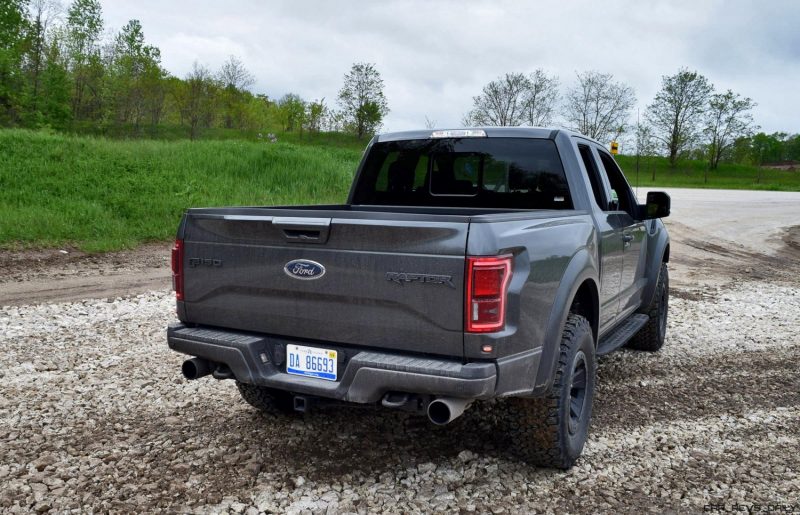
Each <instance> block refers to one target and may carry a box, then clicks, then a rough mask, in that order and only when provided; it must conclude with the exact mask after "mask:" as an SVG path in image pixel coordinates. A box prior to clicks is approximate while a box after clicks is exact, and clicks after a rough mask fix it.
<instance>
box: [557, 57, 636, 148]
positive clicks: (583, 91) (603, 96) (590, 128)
mask: <svg viewBox="0 0 800 515" xmlns="http://www.w3.org/2000/svg"><path fill="white" fill-rule="evenodd" d="M577 76H578V83H577V84H576V85H575V86H573V87H572V88H570V89H569V90H567V94H566V103H565V106H564V110H565V113H564V115H565V118H566V121H567V123H568V124H569V126H570V128H572V129H573V130H576V131H578V132H580V133H581V134H585V135H586V136H588V137H590V138H593V139H596V140H598V141H602V142H603V143H606V142H609V141H611V140H614V139H617V138H618V137H619V136H620V135H621V134H622V133H623V132H625V130H626V128H627V123H628V118H629V116H630V111H631V109H632V108H633V105H634V104H635V103H636V93H635V92H634V90H633V88H631V87H630V86H627V85H625V84H623V83H621V82H615V81H614V76H613V75H612V74H610V73H600V72H596V71H588V72H583V73H578V74H577Z"/></svg>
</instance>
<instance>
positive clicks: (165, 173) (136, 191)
mask: <svg viewBox="0 0 800 515" xmlns="http://www.w3.org/2000/svg"><path fill="white" fill-rule="evenodd" d="M359 158H360V152H359V151H356V150H352V149H349V148H335V147H324V146H301V145H294V144H289V143H285V142H279V143H275V144H269V143H264V142H249V141H196V142H190V141H173V142H165V141H148V140H126V141H115V140H108V139H101V138H92V137H76V136H65V135H58V134H47V133H43V132H32V131H25V130H0V246H2V247H6V248H9V247H32V246H37V247H41V246H44V247H52V246H58V245H76V246H78V247H79V248H81V249H82V250H86V251H106V250H113V249H119V248H130V247H133V246H135V245H137V244H139V243H142V242H145V241H153V240H169V239H171V238H172V237H173V236H174V234H175V231H176V228H177V225H178V221H179V220H180V216H181V213H182V212H183V210H184V209H186V208H188V207H193V206H194V207H200V206H224V205H281V204H302V203H316V204H324V203H341V202H343V201H344V200H345V199H346V197H347V192H348V189H349V187H350V182H351V180H352V176H353V171H354V170H355V168H356V165H357V163H358V160H359Z"/></svg>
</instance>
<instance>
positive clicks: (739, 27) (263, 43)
mask: <svg viewBox="0 0 800 515" xmlns="http://www.w3.org/2000/svg"><path fill="white" fill-rule="evenodd" d="M103 8H104V12H105V18H106V20H107V22H108V24H109V26H114V27H121V26H122V25H124V24H125V23H126V22H127V20H128V19H131V18H138V19H140V20H141V21H142V24H143V26H144V30H145V34H146V36H147V39H148V41H149V42H151V43H153V44H156V45H157V46H159V47H160V48H161V50H162V56H163V61H164V65H165V66H166V67H167V69H169V70H170V72H172V73H173V74H175V75H178V76H182V75H185V74H186V73H187V72H188V71H189V70H190V68H191V65H192V62H193V61H194V60H198V61H200V62H201V63H204V64H206V65H208V66H210V67H211V68H212V69H215V68H218V67H219V66H220V65H221V64H222V62H223V61H224V60H225V58H226V57H227V56H228V55H230V54H235V55H237V56H238V57H240V58H241V59H242V60H243V61H244V63H245V64H246V66H247V67H248V68H249V69H250V70H251V71H252V72H253V73H254V75H255V76H256V77H257V82H256V84H255V86H254V89H255V90H256V91H258V92H264V93H267V94H269V95H270V96H272V97H280V96H281V95H283V94H285V93H287V92H293V93H297V94H300V95H301V96H303V97H305V98H308V99H314V98H322V97H325V98H326V100H327V101H328V103H329V104H333V103H335V98H336V94H337V92H338V89H339V88H340V87H341V82H342V76H343V75H344V73H345V72H346V71H347V70H348V69H349V67H350V65H351V64H352V63H353V62H355V61H368V62H373V63H376V65H377V67H378V69H379V70H380V72H381V73H382V75H383V78H384V82H385V84H386V95H387V98H388V100H389V107H390V109H391V113H390V114H389V116H388V118H387V120H386V125H385V128H386V129H389V130H404V129H412V128H419V127H421V126H423V124H424V122H425V117H426V116H427V117H429V118H430V119H433V120H436V121H437V122H438V124H439V125H441V126H457V125H460V121H461V119H462V117H463V115H464V113H465V112H466V111H468V110H469V109H470V107H471V105H472V96H474V95H476V94H478V93H479V92H480V90H481V88H482V86H483V85H484V84H485V83H486V82H488V81H489V80H492V79H494V78H496V77H498V76H500V75H501V74H503V73H505V72H510V71H521V72H530V71H533V70H534V69H536V68H544V69H545V70H546V71H548V73H552V74H556V75H558V76H559V77H560V79H561V84H562V88H564V87H566V86H568V85H570V84H571V83H572V82H573V81H574V79H575V72H576V71H582V70H588V69H595V70H600V71H604V72H611V73H613V74H614V75H615V77H616V78H617V80H621V81H623V82H626V83H628V84H630V85H631V86H633V87H634V88H635V89H636V93H637V98H638V99H639V105H640V107H641V108H642V109H643V108H644V107H645V106H646V105H647V103H649V102H650V100H651V99H652V98H653V96H654V95H655V93H656V91H657V89H658V87H659V84H660V79H661V76H662V75H666V74H672V73H674V72H675V71H677V69H678V68H680V67H681V66H689V67H690V68H694V69H697V70H698V71H700V72H701V73H703V74H705V75H707V76H708V77H709V79H710V80H711V81H712V82H713V83H714V84H716V85H717V87H718V88H720V89H726V88H731V89H733V90H734V91H737V92H740V93H742V94H744V95H747V96H750V97H752V98H754V99H755V100H756V101H757V102H758V103H759V107H758V110H757V112H756V115H757V121H758V122H759V123H760V124H761V125H762V126H763V127H764V128H765V129H766V130H769V131H772V130H788V131H795V132H797V131H800V127H798V122H797V120H800V103H799V102H796V101H793V100H792V98H793V97H792V96H791V95H792V94H793V91H794V90H795V89H796V88H797V84H798V83H800V82H798V79H800V66H798V64H800V31H797V30H796V26H797V23H798V21H800V3H798V2H796V1H792V0H785V1H773V2H761V3H750V2H745V1H742V0H734V1H726V2H722V1H720V0H715V1H708V2H705V1H704V2H697V1H696V0H695V1H679V2H655V1H641V2H633V1H630V2H623V1H620V0H611V1H607V2H603V3H598V2H592V1H591V0H581V1H571V2H546V3H545V2H513V1H468V0H461V1H452V0H440V1H436V2H430V1H421V0H408V1H400V0H384V1H381V2H367V1H354V2H325V1H307V2H298V1H275V2H260V1H256V0H235V1H234V0H230V1H228V2H218V1H208V0H194V1H188V0H171V1H169V2H164V1H163V0H162V1H156V0H139V1H137V2H129V1H122V0H104V1H103Z"/></svg>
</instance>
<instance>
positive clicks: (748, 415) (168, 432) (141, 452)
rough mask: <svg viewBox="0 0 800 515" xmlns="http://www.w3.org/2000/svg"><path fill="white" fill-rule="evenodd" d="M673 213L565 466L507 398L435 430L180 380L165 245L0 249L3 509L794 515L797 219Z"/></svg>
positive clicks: (798, 472) (799, 441) (799, 283)
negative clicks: (584, 436)
mask: <svg viewBox="0 0 800 515" xmlns="http://www.w3.org/2000/svg"><path fill="white" fill-rule="evenodd" d="M673 198H675V195H673ZM798 205H799V206H800V204H798ZM709 216H710V215H709ZM796 220H797V221H798V223H800V216H798V217H797V218H796ZM669 225H670V229H671V231H672V237H673V249H672V263H671V268H672V282H673V285H674V288H673V295H672V298H671V301H670V302H671V304H670V320H669V328H668V338H667V342H666V344H665V347H664V349H663V350H662V351H661V352H659V353H656V354H647V353H641V352H634V351H629V350H623V351H620V352H617V353H614V354H612V355H609V356H607V357H605V358H603V359H602V360H601V361H600V366H599V372H598V374H599V377H598V379H599V386H598V391H597V395H598V397H597V401H596V406H595V416H594V418H593V422H592V429H591V431H590V438H589V441H588V443H587V446H586V449H585V451H584V454H583V457H582V458H581V459H580V460H579V462H578V464H577V465H576V466H575V467H574V468H573V469H572V470H570V471H568V472H559V471H553V470H545V469H536V468H533V467H530V466H528V465H526V464H525V463H523V462H522V461H520V460H519V459H518V458H517V457H516V456H515V455H514V452H513V446H512V445H511V444H512V441H511V438H512V437H511V436H509V435H508V434H507V433H506V432H505V431H504V428H505V420H504V418H503V417H502V416H501V413H502V411H503V409H502V404H503V401H502V400H500V401H493V402H487V403H480V404H477V405H476V406H474V407H473V408H472V409H470V410H468V411H467V412H466V414H465V415H464V416H463V417H461V418H460V419H458V420H456V421H455V423H453V424H451V425H449V426H446V427H444V428H436V427H432V426H431V425H430V424H429V423H428V422H427V421H426V420H424V419H421V418H415V417H412V416H409V415H406V414H403V413H395V412H391V411H383V410H372V409H355V408H353V409H326V410H320V411H317V412H315V413H311V414H308V415H306V416H305V417H300V416H288V417H279V418H272V417H268V416H266V415H262V414H259V413H258V412H256V411H255V410H253V409H252V408H250V407H249V406H248V405H246V404H245V403H244V402H243V401H242V400H240V398H239V396H238V393H237V391H236V388H235V386H234V385H233V384H232V383H231V382H218V381H213V380H211V379H204V380H200V381H195V382H189V381H186V380H184V379H183V378H182V376H181V374H180V364H181V362H182V357H181V356H179V355H177V354H174V353H172V352H170V351H168V349H167V347H166V344H165V342H164V328H165V326H166V324H167V323H168V322H170V321H172V320H173V317H174V303H173V297H172V294H171V293H170V292H169V270H168V266H169V265H168V260H167V257H168V251H169V246H168V245H152V246H149V247H145V248H142V249H137V250H136V251H131V252H129V253H118V254H112V255H104V256H83V255H80V254H79V253H73V252H70V253H69V254H66V255H65V254H62V253H58V255H56V254H53V253H52V252H51V251H41V252H40V255H38V256H36V255H34V254H35V253H30V252H29V253H27V254H26V253H17V254H12V253H6V254H0V264H1V265H0V266H2V269H0V272H2V274H0V306H3V307H0V347H1V348H2V350H3V352H2V354H1V355H0V511H2V512H6V513H29V512H31V511H37V512H41V513H43V512H48V511H52V512H64V511H69V510H74V511H75V512H86V511H89V512H109V511H110V512H150V511H168V512H196V513H218V512H233V513H248V514H251V515H255V514H258V513H342V512H357V513H373V512H408V513H418V512H420V513H428V512H432V511H448V512H454V511H458V512H480V513H487V512H492V513H518V512H530V513H534V512H538V513H584V512H608V513H619V512H659V513H661V512H699V511H703V507H704V506H706V505H709V504H725V505H726V506H727V507H728V509H732V507H733V506H734V505H735V504H739V505H740V506H750V507H752V505H753V504H760V505H762V506H766V505H768V504H772V505H782V507H787V506H788V507H793V509H794V510H795V511H798V512H800V494H799V493H798V492H800V453H798V451H800V423H798V420H800V375H798V374H797V372H796V366H797V363H798V362H799V361H800V338H798V336H797V334H798V329H800V279H798V277H800V275H798V272H799V271H800V269H799V268H798V263H800V247H798V246H797V244H796V243H792V242H797V241H800V238H798V236H799V235H800V232H798V229H797V227H793V225H791V224H790V225H787V226H785V227H778V228H777V232H775V231H770V234H769V235H767V234H765V235H764V236H763V239H764V240H765V241H766V240H767V239H769V241H770V242H771V243H769V244H765V245H761V244H759V243H758V241H750V240H748V241H744V242H738V241H737V242H733V241H731V240H730V239H729V238H726V235H725V234H724V233H722V232H715V231H713V230H710V231H702V230H701V229H700V228H698V227H696V226H693V223H692V220H689V219H687V218H686V217H682V216H681V215H680V211H678V212H676V217H675V218H673V219H670V220H669ZM695 225H696V224H695ZM795 225H796V224H795ZM773 233H774V234H773ZM55 252H57V250H56V251H55ZM748 270H749V271H748ZM127 280H130V281H132V282H128V283H126V282H114V281H127ZM137 280H139V281H142V282H141V283H136V282H135V281H137ZM148 281H153V282H148ZM43 285H49V286H50V289H51V290H54V291H52V292H48V291H45V288H44V286H43ZM64 285H71V286H64ZM62 286H63V287H62ZM92 288H97V289H92ZM37 289H38V290H37ZM65 290H67V292H66V293H65ZM37 291H38V292H39V293H35V292H37ZM73 295H75V297H73ZM81 296H82V297H81ZM76 298H80V300H77V301H75V300H72V299H76ZM786 511H787V510H786V509H783V512H786Z"/></svg>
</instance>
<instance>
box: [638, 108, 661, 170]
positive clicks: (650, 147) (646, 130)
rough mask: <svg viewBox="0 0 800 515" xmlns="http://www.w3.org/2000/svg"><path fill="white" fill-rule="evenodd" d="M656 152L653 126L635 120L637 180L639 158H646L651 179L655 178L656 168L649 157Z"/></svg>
mask: <svg viewBox="0 0 800 515" xmlns="http://www.w3.org/2000/svg"><path fill="white" fill-rule="evenodd" d="M656 152H657V142H656V139H655V137H654V136H653V128H652V127H650V126H649V125H648V124H646V123H641V122H640V121H639V120H638V119H637V120H636V173H637V181H638V173H639V161H640V159H641V158H643V157H644V158H646V159H647V165H648V168H649V169H650V172H651V174H652V175H651V177H650V180H651V181H655V180H656V168H655V167H654V166H653V163H652V159H650V158H651V157H652V156H653V155H654V154H655V153H656Z"/></svg>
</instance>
